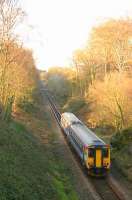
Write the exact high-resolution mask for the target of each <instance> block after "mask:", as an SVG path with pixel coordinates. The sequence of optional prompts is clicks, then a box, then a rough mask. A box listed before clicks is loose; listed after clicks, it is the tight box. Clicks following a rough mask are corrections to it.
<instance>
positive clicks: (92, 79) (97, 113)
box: [47, 18, 132, 130]
mask: <svg viewBox="0 0 132 200" xmlns="http://www.w3.org/2000/svg"><path fill="white" fill-rule="evenodd" d="M131 38H132V20H131V19H129V18H126V19H118V20H115V19H110V20H108V21H106V22H105V23H103V24H100V25H99V26H97V27H94V28H93V29H92V31H91V36H90V38H89V40H88V42H87V44H86V47H85V48H83V49H78V50H76V51H75V52H74V53H73V66H72V67H71V68H67V69H65V68H64V69H60V68H54V69H52V70H49V72H48V78H49V77H50V76H51V74H52V76H53V75H55V74H56V73H57V74H58V76H61V77H62V78H64V80H65V84H64V85H63V84H62V79H60V80H59V79H58V82H57V85H58V86H57V85H56V86H55V83H54V82H53V80H52V81H51V79H50V81H51V82H52V85H54V86H53V87H51V88H54V89H53V91H54V93H55V87H58V91H57V95H59V94H63V93H64V87H65V89H66V87H67V86H68V87H67V94H68V95H67V102H70V101H69V99H70V98H71V99H74V100H75V101H76V99H79V98H80V97H81V98H83V99H84V100H85V101H86V102H87V105H88V106H89V109H88V110H89V112H88V113H87V116H86V120H87V122H88V124H89V125H90V124H91V127H96V126H105V125H108V126H111V127H113V128H114V129H115V130H122V129H123V128H126V127H129V126H131V125H132V111H131V110H132V109H131V108H132V103H131V102H132V89H131V85H132V44H131V42H130V41H131ZM64 80H63V81H64ZM47 81H49V79H47ZM61 85H62V87H61ZM67 102H66V106H67V104H68V103H67ZM64 107H65V106H64ZM67 107H68V106H67Z"/></svg>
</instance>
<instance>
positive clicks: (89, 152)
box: [88, 149, 94, 157]
mask: <svg viewBox="0 0 132 200" xmlns="http://www.w3.org/2000/svg"><path fill="white" fill-rule="evenodd" d="M88 156H89V157H94V149H88Z"/></svg>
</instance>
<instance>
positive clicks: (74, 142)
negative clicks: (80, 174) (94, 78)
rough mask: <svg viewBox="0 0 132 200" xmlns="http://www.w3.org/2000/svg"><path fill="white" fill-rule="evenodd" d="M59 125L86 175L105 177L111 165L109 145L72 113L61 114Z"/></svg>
mask: <svg viewBox="0 0 132 200" xmlns="http://www.w3.org/2000/svg"><path fill="white" fill-rule="evenodd" d="M60 124H61V128H62V130H63V132H64V134H65V136H66V138H67V140H68V142H70V144H71V146H72V147H73V149H74V150H75V152H76V154H77V155H78V156H79V158H80V160H81V162H82V163H83V165H84V167H85V168H86V169H87V172H88V174H90V175H93V176H106V175H107V174H108V172H109V170H110V165H111V161H110V145H109V144H106V143H105V142H104V141H103V140H102V139H100V138H99V137H98V136H97V135H96V134H95V133H94V132H93V131H92V130H90V129H89V128H88V127H87V126H86V125H85V124H84V123H83V122H82V121H81V120H79V119H78V118H77V117H76V116H75V115H74V114H73V113H70V112H65V113H62V114H61V120H60Z"/></svg>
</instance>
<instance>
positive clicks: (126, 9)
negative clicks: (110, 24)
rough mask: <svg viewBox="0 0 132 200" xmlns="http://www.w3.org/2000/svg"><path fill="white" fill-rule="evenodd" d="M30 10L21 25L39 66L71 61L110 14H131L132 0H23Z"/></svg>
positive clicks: (45, 66)
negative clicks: (92, 29)
mask: <svg viewBox="0 0 132 200" xmlns="http://www.w3.org/2000/svg"><path fill="white" fill-rule="evenodd" d="M21 4H22V7H23V9H24V10H25V11H26V13H27V17H26V20H25V22H24V23H25V25H24V26H22V27H21V28H20V32H21V34H22V38H23V41H24V44H25V45H26V46H27V47H29V48H32V49H33V52H34V56H35V59H36V65H37V68H39V69H48V68H49V67H51V66H67V65H69V64H70V61H71V57H72V53H73V51H74V50H76V49H78V48H81V47H83V46H84V45H85V44H86V41H87V39H88V36H89V33H90V30H91V28H92V27H93V26H95V25H96V24H99V23H101V22H102V21H103V20H106V19H108V18H118V17H126V16H132V0H22V1H21Z"/></svg>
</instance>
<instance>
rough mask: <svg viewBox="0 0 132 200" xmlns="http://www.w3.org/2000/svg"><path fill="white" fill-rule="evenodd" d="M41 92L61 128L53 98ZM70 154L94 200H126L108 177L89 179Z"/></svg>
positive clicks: (47, 93) (59, 115)
mask: <svg viewBox="0 0 132 200" xmlns="http://www.w3.org/2000/svg"><path fill="white" fill-rule="evenodd" d="M42 91H44V92H45V95H46V97H47V99H48V102H49V106H50V108H51V111H52V113H53V115H54V117H55V119H56V121H57V124H58V125H59V127H60V128H61V124H60V119H61V113H60V111H59V110H58V108H57V106H56V104H55V103H54V101H53V98H52V96H51V94H50V93H49V91H48V90H47V89H42ZM71 149H72V148H71ZM71 152H72V154H74V155H73V156H74V158H75V159H76V160H77V161H78V164H79V167H80V168H81V171H83V173H84V175H85V177H86V178H87V180H88V181H89V187H91V188H92V192H94V193H95V195H93V196H94V199H96V200H128V198H127V197H126V196H125V194H124V193H123V192H122V191H121V190H120V189H118V186H117V185H116V184H115V183H114V182H113V180H112V179H111V178H110V177H109V176H108V177H106V178H95V177H89V176H88V174H87V171H86V170H84V169H83V166H82V165H81V164H80V162H79V159H78V158H77V157H76V155H75V153H74V152H73V151H71Z"/></svg>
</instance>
